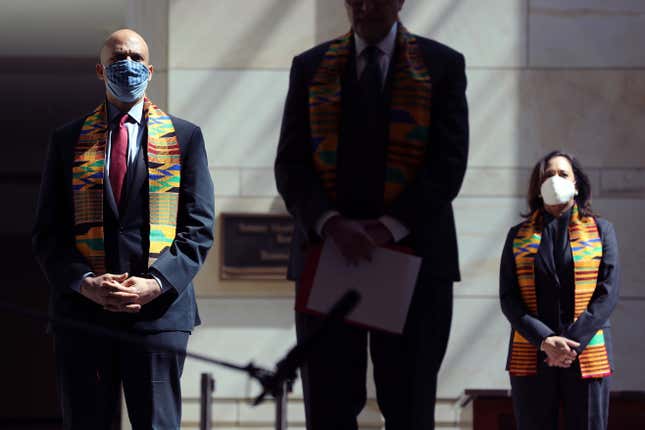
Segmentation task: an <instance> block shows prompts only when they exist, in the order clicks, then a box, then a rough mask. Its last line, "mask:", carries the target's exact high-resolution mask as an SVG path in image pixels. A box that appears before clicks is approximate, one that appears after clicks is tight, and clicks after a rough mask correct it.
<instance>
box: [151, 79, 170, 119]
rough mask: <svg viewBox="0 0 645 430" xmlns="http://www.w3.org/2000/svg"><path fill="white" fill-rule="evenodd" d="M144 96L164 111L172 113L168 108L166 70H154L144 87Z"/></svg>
mask: <svg viewBox="0 0 645 430" xmlns="http://www.w3.org/2000/svg"><path fill="white" fill-rule="evenodd" d="M146 96H148V98H150V100H152V101H153V103H154V104H156V105H157V106H159V107H160V108H161V110H163V111H164V112H167V113H169V114H171V115H172V114H174V112H171V111H170V110H169V109H168V72H165V71H158V70H155V72H154V73H153V75H152V79H151V80H150V83H149V84H148V88H147V89H146Z"/></svg>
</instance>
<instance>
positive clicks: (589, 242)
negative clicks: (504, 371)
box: [509, 206, 611, 378]
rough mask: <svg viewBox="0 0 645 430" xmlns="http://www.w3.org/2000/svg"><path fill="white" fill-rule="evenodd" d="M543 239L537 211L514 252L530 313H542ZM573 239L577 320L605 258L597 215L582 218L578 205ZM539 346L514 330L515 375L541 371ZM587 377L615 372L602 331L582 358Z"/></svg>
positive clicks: (515, 243) (512, 366)
mask: <svg viewBox="0 0 645 430" xmlns="http://www.w3.org/2000/svg"><path fill="white" fill-rule="evenodd" d="M541 239H542V219H541V216H540V212H539V211H535V212H534V213H533V214H532V215H531V218H530V219H528V220H527V221H526V222H525V223H524V224H523V225H522V226H521V227H520V228H519V230H518V232H517V235H516V236H515V238H514V240H513V255H514V258H515V266H516V267H515V268H516V274H517V280H518V284H519V288H520V295H521V297H522V300H523V302H524V304H525V305H526V308H527V309H528V311H529V313H530V314H531V315H533V316H537V315H538V309H537V295H536V292H535V256H536V255H537V251H538V249H539V247H540V241H541ZM569 242H570V243H571V253H572V256H573V265H574V281H575V296H574V297H575V298H574V307H575V309H574V311H575V312H574V315H575V319H577V318H578V317H579V316H580V315H581V314H582V313H583V312H584V311H585V309H587V306H588V305H589V301H590V300H591V297H592V295H593V293H594V291H595V289H596V283H597V280H598V270H599V267H600V262H601V260H602V242H601V239H600V233H599V232H598V226H597V224H596V221H595V220H594V219H593V217H585V218H582V217H580V215H579V211H578V207H577V206H574V207H573V209H572V213H571V221H570V223H569ZM537 357H538V354H537V347H536V346H535V345H533V344H532V343H530V342H529V341H528V340H526V339H525V338H524V337H523V336H522V335H521V334H520V333H519V332H517V331H514V332H513V338H512V346H511V360H510V366H509V371H510V373H511V375H514V376H529V375H535V374H536V373H537ZM578 360H579V362H580V372H581V375H582V377H583V378H601V377H604V376H609V375H611V368H610V366H609V359H608V356H607V349H606V347H605V340H604V335H603V331H602V330H598V332H596V334H595V335H594V336H593V338H592V339H591V341H590V342H589V343H588V345H587V347H586V348H585V349H584V351H583V352H582V353H581V354H580V356H579V357H578Z"/></svg>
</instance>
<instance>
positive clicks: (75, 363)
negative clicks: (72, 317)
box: [54, 331, 189, 430]
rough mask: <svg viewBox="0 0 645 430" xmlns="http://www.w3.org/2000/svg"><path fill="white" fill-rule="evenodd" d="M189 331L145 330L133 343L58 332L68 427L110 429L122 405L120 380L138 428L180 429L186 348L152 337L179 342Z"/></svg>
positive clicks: (61, 386)
mask: <svg viewBox="0 0 645 430" xmlns="http://www.w3.org/2000/svg"><path fill="white" fill-rule="evenodd" d="M188 336H189V333H188V332H180V331H169V332H158V333H151V334H146V335H145V340H146V343H145V344H143V345H134V344H131V343H122V342H119V341H114V340H110V339H106V338H103V337H94V336H89V335H86V334H79V333H56V334H55V335H54V345H55V348H56V361H57V369H58V385H59V392H60V399H61V404H62V410H63V427H64V428H65V429H70V430H76V429H83V430H87V429H93V430H101V429H106V430H107V429H109V428H110V425H111V423H112V420H113V417H114V414H115V413H116V411H117V408H119V407H120V403H119V392H120V388H121V384H122V385H123V393H124V395H125V402H126V405H127V409H128V417H129V418H130V422H131V423H132V428H133V429H134V430H138V429H148V430H149V429H155V430H159V429H179V423H180V421H181V390H180V385H179V379H180V377H181V373H182V371H183V366H184V359H185V356H184V355H183V354H176V353H172V352H166V351H163V350H161V349H159V348H158V347H156V346H153V345H150V344H149V343H148V342H154V343H155V344H161V345H163V346H171V347H174V348H180V349H183V350H184V351H185V350H186V346H187V344H188Z"/></svg>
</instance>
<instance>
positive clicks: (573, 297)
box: [499, 151, 620, 430]
mask: <svg viewBox="0 0 645 430" xmlns="http://www.w3.org/2000/svg"><path fill="white" fill-rule="evenodd" d="M528 204H529V212H528V213H526V214H525V215H524V216H525V218H526V219H525V220H524V221H523V222H522V223H520V224H519V225H517V226H515V227H513V228H511V230H510V231H509V233H508V237H507V239H506V244H505V246H504V251H503V254H502V260H501V268H500V289H499V294H500V301H501V305H502V311H503V312H504V315H505V316H506V318H507V319H508V320H509V322H510V323H511V327H512V331H511V340H510V346H509V354H508V360H507V370H508V371H509V373H510V379H511V388H512V397H513V409H514V412H515V418H516V420H517V424H518V428H519V429H520V430H527V429H540V430H544V429H557V428H558V415H559V408H560V404H562V405H563V406H564V417H565V421H566V429H567V430H577V429H589V430H591V429H593V430H596V429H598V430H600V429H606V428H607V415H608V409H609V376H610V375H611V373H612V368H613V361H612V343H611V330H610V325H609V315H610V314H611V312H612V311H613V309H614V307H615V306H616V303H617V301H618V286H619V282H620V281H619V263H618V244H617V242H616V234H615V232H614V228H613V226H612V225H611V223H609V222H608V221H606V220H604V219H601V218H597V217H596V216H595V215H594V213H593V211H592V209H591V186H590V183H589V178H588V177H587V175H586V174H585V173H584V171H583V170H582V167H581V166H580V164H579V163H578V161H577V160H576V159H575V158H574V157H573V156H571V155H570V154H567V153H564V152H561V151H554V152H551V153H550V154H547V155H546V156H545V157H544V158H542V159H541V160H540V161H539V162H538V163H537V164H536V165H535V167H534V169H533V173H532V174H531V181H530V184H529V190H528Z"/></svg>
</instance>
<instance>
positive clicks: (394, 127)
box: [309, 24, 432, 204]
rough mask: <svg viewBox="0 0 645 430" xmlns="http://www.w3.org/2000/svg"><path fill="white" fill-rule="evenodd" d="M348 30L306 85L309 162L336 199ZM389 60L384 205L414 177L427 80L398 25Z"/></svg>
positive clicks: (426, 123) (426, 117)
mask: <svg viewBox="0 0 645 430" xmlns="http://www.w3.org/2000/svg"><path fill="white" fill-rule="evenodd" d="M353 37H354V35H353V33H352V32H349V33H347V34H346V35H344V36H342V37H341V38H339V39H336V40H334V41H333V42H332V43H331V45H330V46H329V49H328V50H327V52H326V53H325V56H324V57H323V60H322V62H321V64H320V66H319V67H318V70H317V71H316V73H315V75H314V78H313V80H312V82H311V84H310V87H309V117H310V120H309V121H310V129H311V144H312V149H313V159H314V166H315V168H316V171H317V172H318V175H319V177H320V178H321V181H322V184H323V188H324V189H325V191H326V193H327V194H328V196H329V197H330V198H331V199H332V200H335V198H336V154H337V150H338V136H339V129H340V119H341V78H342V76H343V73H344V71H345V67H346V65H347V63H348V61H349V58H350V55H354V54H353V51H352V43H351V41H352V38H353ZM396 44H397V49H396V58H394V59H393V61H394V64H393V66H394V67H393V69H392V70H393V71H392V74H393V76H392V102H391V108H390V131H389V141H388V145H387V157H386V175H385V193H384V194H385V195H384V202H385V204H389V203H392V201H393V200H394V199H395V198H396V197H397V196H398V195H399V194H400V193H401V192H402V191H403V189H404V188H405V186H406V185H407V184H409V183H410V182H411V181H412V180H413V179H414V177H415V176H416V174H417V172H418V170H419V168H420V167H421V166H422V165H423V163H424V160H425V154H426V148H427V146H428V144H429V128H430V107H431V90H432V85H431V80H430V74H429V72H428V69H427V67H426V65H425V63H424V61H423V56H422V53H421V48H420V47H419V45H418V42H417V39H416V38H415V37H414V36H413V35H411V34H410V33H409V32H408V31H407V30H406V29H405V28H404V27H403V26H402V25H401V24H399V26H398V33H397V37H396Z"/></svg>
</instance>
